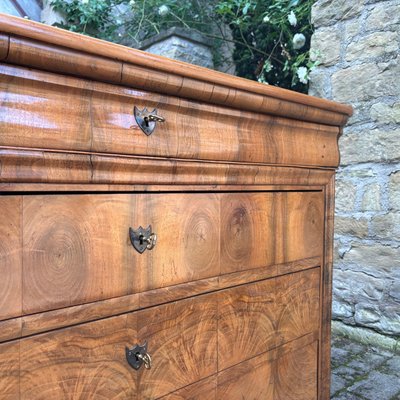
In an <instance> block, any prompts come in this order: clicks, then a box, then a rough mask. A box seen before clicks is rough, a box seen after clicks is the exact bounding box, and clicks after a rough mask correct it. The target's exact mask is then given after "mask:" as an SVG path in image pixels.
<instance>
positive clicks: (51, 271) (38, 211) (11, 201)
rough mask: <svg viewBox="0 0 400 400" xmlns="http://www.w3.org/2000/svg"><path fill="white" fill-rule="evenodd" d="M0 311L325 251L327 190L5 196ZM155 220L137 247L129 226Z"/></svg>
mask: <svg viewBox="0 0 400 400" xmlns="http://www.w3.org/2000/svg"><path fill="white" fill-rule="evenodd" d="M0 205H1V206H2V209H3V210H6V212H5V215H6V217H5V218H2V219H1V220H0V239H1V242H0V243H1V244H0V256H1V260H2V263H1V265H0V270H1V272H2V273H3V277H4V279H3V280H2V281H1V282H0V289H2V296H1V297H0V304H1V305H3V307H1V308H0V319H6V318H12V317H15V316H18V315H21V314H22V315H25V314H32V313H37V312H41V311H46V310H52V309H57V308H63V307H68V306H72V305H78V304H84V303H88V302H94V301H98V300H104V299H109V298H115V297H119V296H124V295H129V294H133V293H138V292H144V291H147V290H151V289H157V288H161V287H167V286H171V285H177V284H181V283H186V282H192V281H198V280H201V279H206V278H211V277H216V276H219V275H220V274H229V273H236V272H240V271H245V270H247V271H251V270H252V269H254V268H259V267H266V268H268V267H269V266H273V265H275V264H281V263H286V262H291V261H296V260H302V259H305V258H310V257H321V256H322V247H323V242H322V241H323V223H324V220H323V195H322V193H321V192H304V193H301V192H278V193H273V192H259V193H192V194H190V193H187V194H182V193H163V194H162V193H158V194H96V195H91V194H87V195H84V194H65V195H27V196H3V197H1V198H0ZM150 225H151V228H152V231H153V232H154V233H155V234H156V235H157V242H156V245H155V247H154V248H153V249H152V250H145V251H144V252H143V253H142V254H140V253H139V252H138V251H137V250H136V249H135V248H134V247H133V245H132V243H131V240H130V235H129V228H132V229H134V230H137V229H138V228H139V227H143V228H147V227H148V226H150Z"/></svg>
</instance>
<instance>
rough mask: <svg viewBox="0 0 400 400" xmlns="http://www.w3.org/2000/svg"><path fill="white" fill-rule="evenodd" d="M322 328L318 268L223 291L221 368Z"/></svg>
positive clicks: (221, 297)
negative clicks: (320, 323) (320, 325)
mask: <svg viewBox="0 0 400 400" xmlns="http://www.w3.org/2000/svg"><path fill="white" fill-rule="evenodd" d="M318 328H319V269H312V270H309V271H304V272H298V273H294V274H291V275H289V276H283V277H280V278H274V279H269V280H266V281H261V282H258V283H253V284H248V285H243V286H239V287H238V288H235V289H228V290H224V291H222V292H220V294H219V321H218V345H219V347H220V354H219V357H218V369H220V370H221V369H226V368H228V367H230V366H232V365H235V364H238V363H240V362H242V361H245V360H247V359H249V358H252V357H254V356H256V355H258V354H261V353H264V352H266V351H268V350H270V349H272V348H274V347H277V346H279V345H282V344H285V343H287V342H289V341H291V340H294V339H296V338H298V337H300V336H304V335H306V334H308V333H315V332H318Z"/></svg>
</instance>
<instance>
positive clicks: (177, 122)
mask: <svg viewBox="0 0 400 400" xmlns="http://www.w3.org/2000/svg"><path fill="white" fill-rule="evenodd" d="M0 75H1V76H2V79H1V82H0V104H1V108H2V110H1V115H2V117H3V118H2V119H1V121H0V129H1V132H2V134H1V136H0V145H1V146H15V147H30V148H44V147H45V148H48V149H58V150H75V151H89V152H100V153H116V154H134V155H145V156H161V157H176V158H190V159H203V160H225V161H235V162H237V161H244V162H263V163H269V164H287V165H322V166H336V165H337V163H338V152H337V146H336V141H337V135H338V134H339V129H338V128H337V127H333V126H327V125H322V124H316V123H309V122H302V121H293V120H290V119H285V118H280V117H274V116H270V115H263V114H258V113H252V112H248V111H240V110H235V109H231V108H226V107H222V106H217V105H210V104H206V103H205V102H201V103H199V102H194V101H190V100H185V99H182V98H178V97H172V96H165V95H160V94H155V93H150V92H146V91H142V90H134V89H129V88H124V87H120V86H115V85H108V84H103V83H95V82H91V81H87V80H83V79H76V78H71V77H67V76H61V75H55V74H51V73H44V72H40V71H35V70H27V69H24V68H18V67H14V66H7V65H4V64H3V65H2V64H0ZM227 94H228V95H227V97H229V96H230V94H231V92H230V91H228V92H227ZM66 96H67V97H68V101H65V98H66ZM134 106H136V107H138V108H139V109H143V108H147V109H148V110H149V111H151V110H153V109H154V108H157V109H158V113H159V114H160V115H162V116H163V117H164V118H165V122H164V123H158V124H157V127H156V129H155V131H154V132H153V134H152V135H151V136H147V135H145V134H144V133H143V132H142V130H141V129H140V128H139V126H138V124H137V123H136V121H135V118H134V115H133V108H134ZM310 143H312V145H308V144H310Z"/></svg>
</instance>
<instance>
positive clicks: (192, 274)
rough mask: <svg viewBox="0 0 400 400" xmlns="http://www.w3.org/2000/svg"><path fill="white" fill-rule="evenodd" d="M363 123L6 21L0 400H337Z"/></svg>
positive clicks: (264, 89) (1, 35)
mask: <svg viewBox="0 0 400 400" xmlns="http://www.w3.org/2000/svg"><path fill="white" fill-rule="evenodd" d="M135 106H136V107H138V108H139V109H143V108H147V109H149V110H152V109H153V108H156V109H157V110H158V114H159V115H161V116H162V117H164V118H165V122H163V123H161V122H157V125H156V128H155V130H154V132H153V133H152V134H151V135H150V136H147V135H145V134H144V133H143V132H142V131H141V129H140V127H139V126H138V124H137V123H136V121H135V118H134V116H133V108H134V107H135ZM351 112H352V111H351V108H350V107H348V106H345V105H342V104H337V103H334V102H331V101H327V100H322V99H317V98H314V97H311V96H305V95H302V94H299V93H294V92H290V91H287V90H282V89H279V88H274V87H271V86H268V85H262V84H259V83H256V82H250V81H247V80H244V79H240V78H237V77H233V76H228V75H225V74H222V73H219V72H216V71H210V70H206V69H204V68H200V67H196V66H192V65H188V64H185V63H180V62H177V61H172V60H168V59H165V58H163V57H159V56H153V55H150V54H146V53H143V52H140V51H137V50H133V49H126V48H124V47H121V46H118V45H115V44H111V43H105V42H102V41H99V40H97V39H93V38H89V37H86V36H81V35H77V34H74V33H71V32H67V31H63V30H59V29H56V28H53V27H48V26H45V25H41V24H37V23H34V22H31V21H26V20H21V19H18V18H14V17H10V16H4V15H1V14H0V210H1V212H2V215H1V218H0V274H1V280H0V400H5V399H7V400H11V399H12V400H16V399H17V400H19V399H20V400H52V399H54V400H60V399H64V400H91V399H96V400H98V399H104V400H105V399H107V400H109V399H118V400H125V399H126V400H128V399H130V400H132V399H133V400H156V399H162V400H189V399H190V400H236V399H238V400H261V399H263V400H328V399H329V375H330V370H329V361H330V354H329V351H330V345H329V341H330V317H331V312H330V306H331V290H332V289H331V278H332V238H333V210H334V197H333V196H334V176H335V168H336V167H337V166H338V163H339V151H338V146H337V139H338V136H339V135H340V133H341V130H342V127H343V125H344V124H345V122H346V121H347V119H348V117H349V116H350V115H351ZM149 225H151V227H152V230H153V232H154V233H156V234H157V243H156V246H155V247H154V248H153V249H152V250H146V251H145V252H144V253H143V254H139V253H138V252H137V251H136V250H135V249H134V247H133V246H132V243H131V240H130V236H129V228H133V229H137V228H139V226H142V227H143V228H147V226H149ZM146 342H147V346H148V352H149V354H150V355H151V356H152V360H153V361H152V368H151V369H145V368H144V367H143V366H142V368H141V369H139V370H138V371H136V370H134V369H133V368H131V367H130V365H129V364H128V361H127V359H126V352H125V351H126V350H125V349H126V347H129V348H132V347H133V346H134V345H136V344H141V345H143V344H144V343H146Z"/></svg>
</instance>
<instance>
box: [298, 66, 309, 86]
mask: <svg viewBox="0 0 400 400" xmlns="http://www.w3.org/2000/svg"><path fill="white" fill-rule="evenodd" d="M307 72H308V71H307V68H306V67H299V68H298V69H297V76H298V77H299V81H300V82H301V83H304V84H306V83H307V82H308V75H307Z"/></svg>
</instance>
